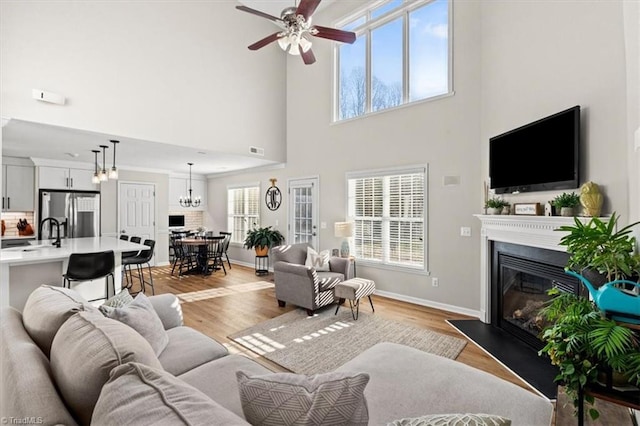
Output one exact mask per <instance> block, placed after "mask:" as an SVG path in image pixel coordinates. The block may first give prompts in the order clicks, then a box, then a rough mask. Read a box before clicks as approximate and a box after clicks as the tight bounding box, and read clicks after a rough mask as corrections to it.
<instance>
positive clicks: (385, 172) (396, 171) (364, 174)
mask: <svg viewBox="0 0 640 426" xmlns="http://www.w3.org/2000/svg"><path fill="white" fill-rule="evenodd" d="M428 172H429V165H428V164H424V165H423V164H418V165H410V166H406V167H394V168H386V169H375V170H363V171H354V172H347V173H346V179H345V184H346V191H345V192H346V194H347V200H346V206H347V214H346V217H347V220H348V221H355V219H356V218H355V217H354V216H353V214H354V213H355V212H354V211H353V210H352V208H351V199H352V194H350V193H349V180H352V179H363V178H372V177H384V176H397V175H403V174H415V173H423V174H424V188H423V190H424V192H423V201H424V203H423V209H424V210H423V212H422V220H423V232H424V234H423V236H422V241H423V244H424V246H423V253H424V258H423V265H422V267H416V266H412V265H402V264H398V263H395V262H389V261H388V258H389V254H388V252H389V235H388V234H387V235H386V238H384V237H383V240H382V243H383V253H384V254H383V259H382V260H379V261H374V260H370V259H364V258H358V248H357V247H356V241H355V239H354V241H353V247H354V249H355V256H356V261H357V262H358V263H359V264H363V265H367V266H373V267H377V268H381V269H390V270H397V271H403V272H413V273H418V274H424V275H429V262H428V259H429V251H428V247H429V244H428V242H429V240H428V224H429V221H428V211H429V209H428V186H429V179H428V178H429V173H428ZM386 189H388V188H385V190H386ZM385 195H388V194H385ZM387 200H388V198H387V197H386V196H385V203H384V211H385V213H383V215H384V214H386V212H388V201H387ZM382 221H383V224H384V223H385V222H386V223H387V224H388V223H389V221H390V218H389V217H385V216H383V217H382ZM388 229H389V227H388V226H384V225H383V233H387V232H388Z"/></svg>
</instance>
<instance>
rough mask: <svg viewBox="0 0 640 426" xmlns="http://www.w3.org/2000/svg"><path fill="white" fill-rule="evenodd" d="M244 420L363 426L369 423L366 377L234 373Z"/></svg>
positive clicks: (266, 425) (271, 424)
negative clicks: (365, 393)
mask: <svg viewBox="0 0 640 426" xmlns="http://www.w3.org/2000/svg"><path fill="white" fill-rule="evenodd" d="M236 375H237V377H238V383H239V388H240V400H241V401H242V410H243V411H244V416H245V418H246V419H247V421H249V423H251V424H252V425H254V426H255V425H264V426H280V425H284V426H288V425H296V426H298V425H309V426H311V425H363V426H366V425H367V424H368V422H369V414H368V410H367V401H366V399H365V397H364V388H365V386H367V383H368V382H369V375H367V374H345V373H335V372H333V373H326V374H317V375H314V376H305V375H300V374H293V373H274V374H267V375H260V376H249V375H247V374H246V373H244V372H242V371H238V372H237V373H236Z"/></svg>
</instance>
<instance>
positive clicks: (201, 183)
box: [169, 177, 207, 211]
mask: <svg viewBox="0 0 640 426" xmlns="http://www.w3.org/2000/svg"><path fill="white" fill-rule="evenodd" d="M191 188H192V189H193V192H192V194H193V197H194V198H195V197H198V196H199V197H200V205H199V206H198V207H181V206H180V202H179V199H180V197H183V198H184V197H187V196H188V195H189V179H188V178H178V177H170V178H169V210H196V211H204V210H207V181H205V180H200V179H193V180H192V181H191Z"/></svg>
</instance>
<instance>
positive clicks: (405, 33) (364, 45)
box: [336, 0, 451, 120]
mask: <svg viewBox="0 0 640 426" xmlns="http://www.w3.org/2000/svg"><path fill="white" fill-rule="evenodd" d="M449 3H450V0H386V1H382V2H380V1H378V2H375V4H374V5H373V7H371V8H369V9H366V10H364V11H361V12H358V13H357V14H355V15H353V16H351V17H350V18H349V19H348V20H347V21H345V22H344V23H343V24H342V25H338V26H339V27H340V28H342V29H344V30H348V31H354V32H355V33H356V35H357V38H356V41H355V42H354V43H353V44H339V45H337V46H336V51H337V53H336V57H337V64H338V66H337V67H336V72H337V75H336V82H337V94H336V101H337V102H336V120H345V119H349V118H354V117H358V116H361V115H364V114H366V113H369V112H375V111H381V110H385V109H387V108H393V107H396V106H399V105H402V104H406V103H409V102H415V101H420V100H423V99H428V98H433V97H436V96H440V95H444V94H447V93H449V92H451V72H450V71H451V67H450V53H451V52H450V50H451V49H450V36H449V35H450V33H451V14H450V10H449Z"/></svg>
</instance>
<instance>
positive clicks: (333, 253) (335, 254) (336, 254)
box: [331, 249, 340, 257]
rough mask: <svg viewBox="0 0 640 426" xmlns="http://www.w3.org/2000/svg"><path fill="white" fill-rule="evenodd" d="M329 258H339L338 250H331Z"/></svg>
mask: <svg viewBox="0 0 640 426" xmlns="http://www.w3.org/2000/svg"><path fill="white" fill-rule="evenodd" d="M331 256H333V257H338V256H340V250H338V249H331Z"/></svg>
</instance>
